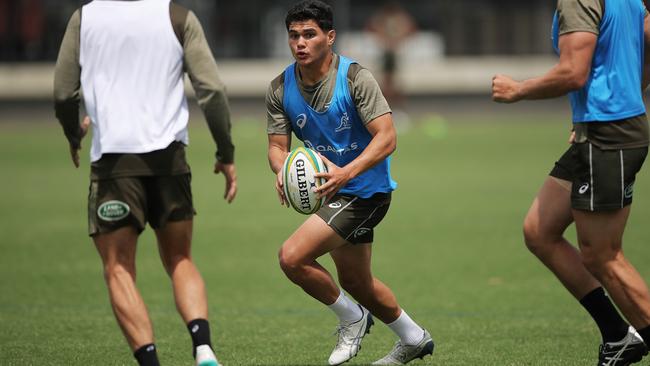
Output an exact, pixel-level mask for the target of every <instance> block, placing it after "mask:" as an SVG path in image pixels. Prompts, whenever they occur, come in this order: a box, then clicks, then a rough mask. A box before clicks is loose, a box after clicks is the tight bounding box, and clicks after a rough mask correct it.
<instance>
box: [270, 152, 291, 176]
mask: <svg viewBox="0 0 650 366" xmlns="http://www.w3.org/2000/svg"><path fill="white" fill-rule="evenodd" d="M287 153H288V152H287V151H286V149H283V148H282V147H280V146H276V145H271V146H269V151H268V158H269V166H270V167H271V170H272V171H273V173H275V174H277V173H279V172H280V170H282V165H283V164H284V160H285V159H286V158H287Z"/></svg>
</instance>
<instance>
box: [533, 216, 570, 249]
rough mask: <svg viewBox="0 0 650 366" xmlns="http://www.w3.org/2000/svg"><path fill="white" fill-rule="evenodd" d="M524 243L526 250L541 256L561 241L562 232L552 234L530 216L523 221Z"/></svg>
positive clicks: (552, 232)
mask: <svg viewBox="0 0 650 366" xmlns="http://www.w3.org/2000/svg"><path fill="white" fill-rule="evenodd" d="M523 232H524V242H525V243H526V247H527V248H528V250H529V251H530V252H531V253H533V254H535V255H536V256H540V255H543V254H544V253H545V252H546V251H547V250H550V249H551V248H552V245H553V244H555V243H557V242H558V241H561V240H562V234H563V233H562V232H554V231H552V230H550V229H548V228H546V227H544V226H542V225H541V224H540V222H539V221H538V220H536V219H534V218H531V217H530V216H527V217H526V219H525V220H524V227H523Z"/></svg>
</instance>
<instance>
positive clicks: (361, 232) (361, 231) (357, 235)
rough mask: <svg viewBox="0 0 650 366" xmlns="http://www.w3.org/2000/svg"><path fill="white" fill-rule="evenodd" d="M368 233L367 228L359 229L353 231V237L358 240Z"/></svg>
mask: <svg viewBox="0 0 650 366" xmlns="http://www.w3.org/2000/svg"><path fill="white" fill-rule="evenodd" d="M368 231H370V229H368V228H367V227H360V228H358V229H356V230H355V231H354V237H355V238H358V237H360V236H361V235H363V234H366V233H367V232H368Z"/></svg>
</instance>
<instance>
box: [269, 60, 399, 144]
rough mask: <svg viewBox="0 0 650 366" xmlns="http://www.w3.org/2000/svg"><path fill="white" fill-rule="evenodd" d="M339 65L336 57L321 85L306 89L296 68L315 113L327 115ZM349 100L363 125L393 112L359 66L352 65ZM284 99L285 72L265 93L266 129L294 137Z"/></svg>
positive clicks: (375, 85)
mask: <svg viewBox="0 0 650 366" xmlns="http://www.w3.org/2000/svg"><path fill="white" fill-rule="evenodd" d="M338 65H339V56H338V55H337V54H334V58H333V59H332V64H331V65H330V69H329V71H328V73H327V75H326V76H325V78H323V79H322V80H321V81H319V82H317V83H316V84H314V85H305V84H304V83H303V82H302V79H301V77H300V73H299V71H298V68H297V67H296V68H295V70H296V80H298V88H299V89H300V93H301V94H302V96H303V98H305V100H306V101H307V102H308V103H309V105H310V106H311V107H312V108H314V110H316V111H319V112H320V111H324V110H326V109H327V107H328V106H329V103H330V102H331V100H332V96H333V95H334V87H335V86H336V73H337V70H338ZM347 80H348V88H349V90H350V96H351V97H352V100H353V101H354V105H355V107H356V108H357V113H358V114H359V117H360V119H361V121H363V123H364V124H368V123H369V122H371V121H372V120H374V119H376V118H377V117H380V116H382V115H384V114H386V113H391V109H390V107H389V106H388V102H386V98H384V95H383V94H382V92H381V89H380V88H379V84H378V83H377V81H376V80H375V78H374V77H373V76H372V74H371V73H370V71H368V70H366V69H365V68H363V67H362V66H361V65H359V64H356V63H355V64H352V65H350V69H349V70H348V75H347ZM283 98H284V72H282V73H281V74H280V75H279V76H278V77H276V78H275V79H273V81H271V83H270V85H269V88H268V91H267V93H266V109H267V128H266V131H267V133H268V134H269V135H274V134H277V135H288V134H291V122H290V120H289V117H288V116H287V115H286V113H285V112H284V107H283V104H282V99H283Z"/></svg>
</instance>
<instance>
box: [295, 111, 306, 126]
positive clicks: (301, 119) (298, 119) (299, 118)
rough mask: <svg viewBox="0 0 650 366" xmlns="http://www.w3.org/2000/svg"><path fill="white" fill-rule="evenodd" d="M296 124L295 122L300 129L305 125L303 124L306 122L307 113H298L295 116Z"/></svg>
mask: <svg viewBox="0 0 650 366" xmlns="http://www.w3.org/2000/svg"><path fill="white" fill-rule="evenodd" d="M296 124H297V125H298V127H300V128H301V129H302V128H303V127H305V125H306V124H307V115H306V114H304V113H301V114H299V115H298V116H297V117H296Z"/></svg>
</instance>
